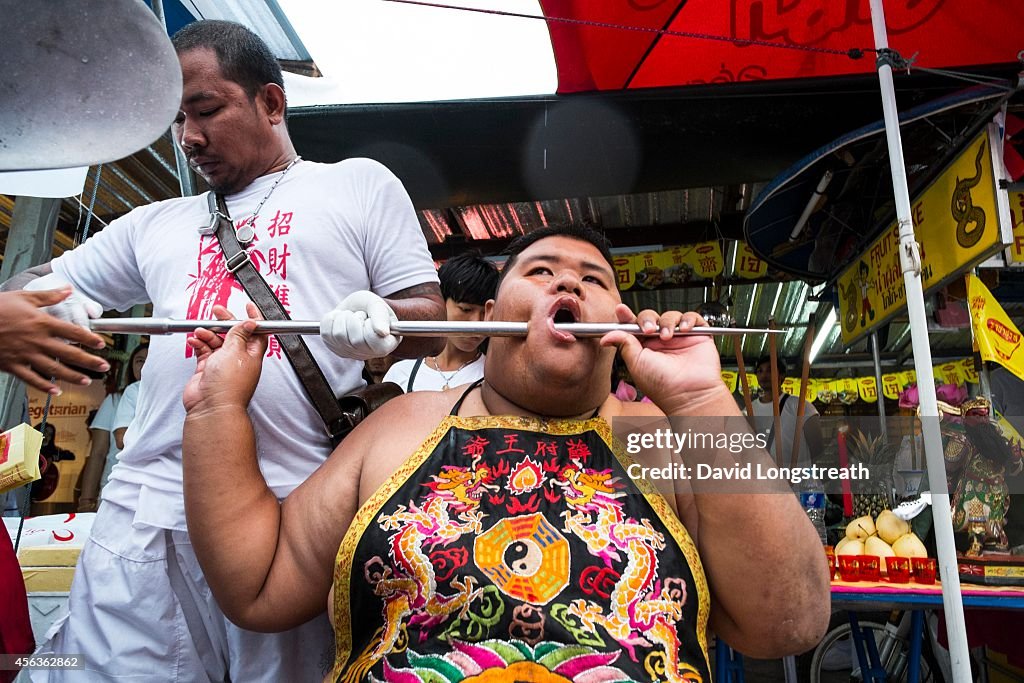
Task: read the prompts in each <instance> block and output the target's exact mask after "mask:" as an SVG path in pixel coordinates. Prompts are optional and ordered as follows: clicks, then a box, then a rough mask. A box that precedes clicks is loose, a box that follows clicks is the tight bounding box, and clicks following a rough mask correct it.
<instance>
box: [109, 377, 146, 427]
mask: <svg viewBox="0 0 1024 683" xmlns="http://www.w3.org/2000/svg"><path fill="white" fill-rule="evenodd" d="M141 388H142V381H141V380H139V381H138V382H132V383H131V384H129V385H128V386H126V387H125V388H124V395H123V396H121V402H120V403H118V404H117V413H115V415H114V421H113V423H112V424H113V427H112V428H111V430H110V431H115V430H118V429H124V428H125V427H127V426H128V425H130V424H131V423H132V420H134V419H135V410H136V409H137V408H138V405H139V389H141Z"/></svg>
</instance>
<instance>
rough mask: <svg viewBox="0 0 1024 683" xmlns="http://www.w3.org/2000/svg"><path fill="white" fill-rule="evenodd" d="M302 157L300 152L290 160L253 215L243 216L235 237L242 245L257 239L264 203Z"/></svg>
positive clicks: (236, 227) (247, 244) (236, 228)
mask: <svg viewBox="0 0 1024 683" xmlns="http://www.w3.org/2000/svg"><path fill="white" fill-rule="evenodd" d="M301 159H302V157H300V156H299V155H298V154H296V155H295V158H294V159H292V160H291V161H289V162H288V165H287V166H285V167H284V171H283V172H282V173H281V175H279V176H278V177H277V180H275V181H274V184H273V185H271V186H270V189H269V190H267V193H266V194H265V195H263V199H261V200H260V203H259V204H257V205H256V210H255V211H253V213H252V216H250V217H249V218H243V219H242V220H241V221H240V222H239V224H238V225H237V226H235V237H236V238H237V239H238V241H239V243H241V244H242V246H246V247H247V246H249V245H250V244H252V241H253V240H254V239H256V219H257V218H259V215H260V211H261V210H262V209H263V205H264V204H266V203H267V200H268V199H270V195H272V194H274V190H276V189H277V186H278V184H279V183H280V182H281V181H282V180H284V177H285V176H286V175H288V171H290V170H292V166H294V165H295V164H297V163H299V161H300V160H301Z"/></svg>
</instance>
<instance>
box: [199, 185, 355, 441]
mask: <svg viewBox="0 0 1024 683" xmlns="http://www.w3.org/2000/svg"><path fill="white" fill-rule="evenodd" d="M208 201H209V205H210V214H211V215H212V216H213V217H214V218H213V220H214V221H215V222H216V223H217V232H216V234H217V241H218V242H220V248H221V250H222V251H223V252H224V262H225V264H226V266H227V269H228V272H230V273H232V274H233V275H234V276H235V278H236V279H237V280H238V282H239V283H240V284H241V285H242V289H244V290H245V293H246V294H248V295H249V298H250V299H252V302H253V303H254V304H256V307H257V308H259V309H260V312H261V313H262V314H263V317H264V318H266V319H267V320H289V316H288V312H287V311H285V310H284V306H282V305H281V302H280V301H278V299H277V297H276V296H275V295H274V292H273V291H271V289H270V286H269V285H267V282H266V280H264V279H263V277H262V276H261V275H260V274H259V271H257V270H256V266H254V265H253V263H252V259H250V258H249V254H248V253H247V252H246V251H245V248H244V247H242V245H241V244H240V243H239V241H238V237H237V236H236V235H235V227H234V225H232V223H231V216H230V214H229V213H228V207H227V203H226V202H225V201H224V197H223V196H222V195H220V194H216V195H215V194H214V193H213V192H210V193H209V199H208ZM277 339H278V342H280V344H281V348H282V349H283V350H284V353H285V356H286V357H287V358H288V362H289V363H291V366H292V368H294V369H295V374H296V375H298V377H299V381H300V382H302V386H303V388H305V390H306V395H307V396H308V397H309V400H310V401H311V402H312V403H313V407H314V408H316V412H317V413H319V414H320V418H321V419H322V420H323V421H324V426H325V427H326V429H327V434H328V435H329V436H330V437H331V443H332V444H334V445H337V443H339V442H340V441H341V438H342V437H344V435H345V434H346V433H348V431H349V430H351V429H352V424H351V422H350V419H349V416H347V415H346V414H345V413H344V411H342V409H341V407H340V406H339V405H338V400H337V398H336V397H335V394H334V391H333V390H332V389H331V385H330V384H329V383H328V382H327V378H326V377H324V373H323V372H322V371H321V370H320V366H319V365H317V363H316V360H315V359H314V358H313V354H312V353H310V351H309V347H308V346H306V342H305V341H303V339H302V337H300V336H299V335H294V334H289V335H277Z"/></svg>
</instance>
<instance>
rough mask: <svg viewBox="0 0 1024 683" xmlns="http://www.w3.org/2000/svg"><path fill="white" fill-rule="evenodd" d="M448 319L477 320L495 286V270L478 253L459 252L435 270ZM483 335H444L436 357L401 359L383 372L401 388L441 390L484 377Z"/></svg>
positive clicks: (406, 389)
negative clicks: (444, 339)
mask: <svg viewBox="0 0 1024 683" xmlns="http://www.w3.org/2000/svg"><path fill="white" fill-rule="evenodd" d="M437 277H438V278H439V279H440V280H441V296H443V297H444V305H445V310H446V312H447V314H448V320H469V321H477V322H479V321H481V320H483V319H484V304H485V303H487V300H488V299H493V298H494V292H495V290H497V288H498V269H497V268H496V267H495V266H494V264H493V263H491V262H490V261H488V260H487V259H485V258H484V257H482V256H480V255H479V254H460V255H459V256H455V257H453V258H450V259H448V260H447V261H445V262H444V264H443V265H442V266H441V267H440V268H439V269H438V271H437ZM486 349H487V340H486V337H448V343H447V344H445V346H444V350H443V351H441V353H439V354H437V355H436V356H427V357H426V358H417V359H416V360H401V361H398V362H397V363H395V364H394V365H392V366H391V369H390V370H388V372H387V374H386V375H384V381H385V382H394V383H395V384H397V385H398V386H400V387H402V391H404V392H406V393H408V392H410V391H444V390H447V389H451V388H452V387H457V386H461V385H463V384H469V383H470V382H475V381H476V380H478V379H480V378H481V377H483V376H484V351H486Z"/></svg>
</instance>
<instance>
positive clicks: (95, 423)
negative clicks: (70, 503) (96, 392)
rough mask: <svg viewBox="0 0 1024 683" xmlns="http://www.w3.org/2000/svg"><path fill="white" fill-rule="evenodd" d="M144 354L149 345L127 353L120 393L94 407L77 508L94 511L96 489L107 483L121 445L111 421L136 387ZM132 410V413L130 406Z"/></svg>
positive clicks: (98, 495) (145, 354)
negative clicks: (87, 455)
mask: <svg viewBox="0 0 1024 683" xmlns="http://www.w3.org/2000/svg"><path fill="white" fill-rule="evenodd" d="M148 355H149V346H147V345H145V344H143V345H139V346H137V347H135V350H134V351H132V354H131V356H129V357H128V363H127V369H126V370H125V381H124V384H123V386H124V387H125V388H124V390H123V393H122V392H121V391H115V392H112V393H110V394H108V395H107V397H106V398H105V399H103V403H101V404H100V408H99V410H97V411H96V417H94V418H93V420H92V424H90V425H89V437H90V439H91V440H92V446H91V448H90V451H89V458H88V459H87V460H86V461H85V467H84V468H83V469H82V494H81V496H80V497H79V499H78V511H79V512H96V509H97V508H98V507H99V498H100V491H102V490H103V487H104V486H106V485H107V479H109V478H110V471H111V470H112V469H113V468H114V464H115V463H116V462H117V455H118V453H120V452H121V448H122V444H121V443H120V442H118V441H117V439H116V438H115V436H114V430H115V422H114V421H115V418H116V417H117V414H118V409H119V407H120V405H121V402H122V400H123V397H124V395H126V394H127V393H128V389H129V388H131V387H133V386H135V387H136V388H135V389H133V392H137V391H138V387H137V385H138V383H139V380H140V379H142V366H143V365H144V364H145V362H146V356H148ZM133 405H134V404H133ZM132 412H133V413H134V410H133V411H132Z"/></svg>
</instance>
